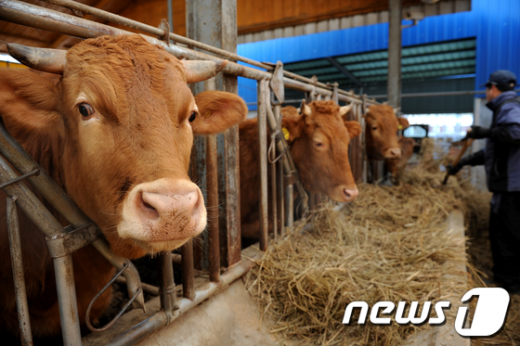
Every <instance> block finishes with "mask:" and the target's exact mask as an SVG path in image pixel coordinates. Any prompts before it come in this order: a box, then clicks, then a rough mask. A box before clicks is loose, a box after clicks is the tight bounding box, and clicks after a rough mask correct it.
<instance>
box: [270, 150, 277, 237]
mask: <svg viewBox="0 0 520 346" xmlns="http://www.w3.org/2000/svg"><path fill="white" fill-rule="evenodd" d="M273 156H274V157H273V159H274V158H276V150H274V151H273ZM269 168H270V170H271V172H270V176H271V210H272V217H273V235H274V239H275V240H276V239H278V216H277V214H278V213H277V212H278V210H276V208H277V203H276V162H272V163H271V162H270V163H269Z"/></svg>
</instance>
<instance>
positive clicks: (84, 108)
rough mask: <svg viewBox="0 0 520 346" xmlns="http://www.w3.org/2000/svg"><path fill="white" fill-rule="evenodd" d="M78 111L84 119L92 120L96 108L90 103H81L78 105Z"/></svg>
mask: <svg viewBox="0 0 520 346" xmlns="http://www.w3.org/2000/svg"><path fill="white" fill-rule="evenodd" d="M78 110H79V113H80V114H81V116H82V117H83V118H90V117H91V116H92V115H94V113H95V112H94V108H92V106H91V105H89V104H88V103H80V104H79V105H78Z"/></svg>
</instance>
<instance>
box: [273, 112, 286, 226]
mask: <svg viewBox="0 0 520 346" xmlns="http://www.w3.org/2000/svg"><path fill="white" fill-rule="evenodd" d="M281 116H282V114H281V106H280V105H276V106H274V118H275V120H276V121H281V119H280V117H281ZM278 154H279V155H280V154H281V153H278ZM284 160H285V156H283V157H281V158H280V159H279V160H278V162H277V163H276V165H277V168H278V179H277V182H278V185H277V186H276V189H277V192H278V194H277V195H278V196H277V198H278V201H277V203H276V205H277V206H278V213H277V214H278V229H279V233H280V235H282V234H283V233H284V226H285V225H284V212H285V211H284V190H285V184H284V174H283V172H284V171H283V170H284V168H283V162H284Z"/></svg>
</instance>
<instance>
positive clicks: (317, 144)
mask: <svg viewBox="0 0 520 346" xmlns="http://www.w3.org/2000/svg"><path fill="white" fill-rule="evenodd" d="M314 145H315V146H317V147H322V146H323V143H321V142H314Z"/></svg>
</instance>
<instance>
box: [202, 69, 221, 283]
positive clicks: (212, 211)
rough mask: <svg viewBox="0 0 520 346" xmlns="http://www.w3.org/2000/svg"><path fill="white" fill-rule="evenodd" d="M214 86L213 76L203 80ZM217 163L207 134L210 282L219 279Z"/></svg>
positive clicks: (213, 144)
mask: <svg viewBox="0 0 520 346" xmlns="http://www.w3.org/2000/svg"><path fill="white" fill-rule="evenodd" d="M215 88H216V85H215V78H210V79H209V80H207V81H205V82H204V90H215ZM217 164H218V163H217V136H216V135H209V136H208V137H207V148H206V165H207V166H206V168H207V177H206V180H207V186H208V192H207V194H208V205H207V210H208V226H207V228H208V233H209V254H208V258H209V278H210V280H211V281H212V282H219V281H220V241H219V220H218V214H219V213H218V176H217V168H218V167H217Z"/></svg>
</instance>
